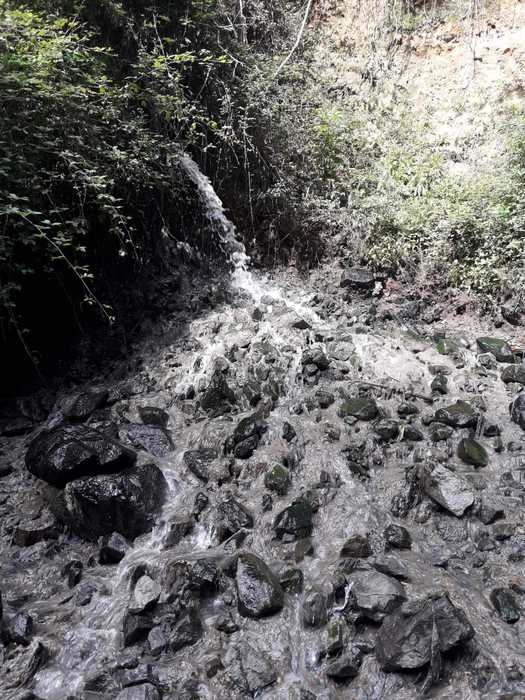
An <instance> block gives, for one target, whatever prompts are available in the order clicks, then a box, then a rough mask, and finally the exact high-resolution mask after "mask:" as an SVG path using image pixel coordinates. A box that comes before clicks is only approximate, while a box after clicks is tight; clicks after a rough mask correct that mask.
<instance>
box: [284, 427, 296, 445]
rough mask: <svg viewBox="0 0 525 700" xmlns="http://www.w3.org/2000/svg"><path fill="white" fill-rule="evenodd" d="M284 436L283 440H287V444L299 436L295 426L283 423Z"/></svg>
mask: <svg viewBox="0 0 525 700" xmlns="http://www.w3.org/2000/svg"><path fill="white" fill-rule="evenodd" d="M282 436H283V440H286V442H291V441H292V440H293V439H294V438H295V437H296V436H297V433H296V432H295V430H294V427H293V425H291V424H290V423H287V422H285V423H283V430H282Z"/></svg>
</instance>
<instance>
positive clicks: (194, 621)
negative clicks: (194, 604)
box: [168, 608, 203, 651]
mask: <svg viewBox="0 0 525 700" xmlns="http://www.w3.org/2000/svg"><path fill="white" fill-rule="evenodd" d="M202 633H203V629H202V624H201V621H200V619H199V617H198V615H197V612H196V611H195V610H194V609H192V608H191V609H189V610H186V611H185V612H184V613H183V614H182V616H181V617H180V618H179V619H178V620H177V622H176V623H175V624H174V625H173V627H172V628H171V632H170V635H169V641H168V644H169V647H170V649H171V651H178V650H179V649H182V648H183V647H187V646H192V645H193V644H196V643H197V642H198V641H199V639H200V638H201V637H202Z"/></svg>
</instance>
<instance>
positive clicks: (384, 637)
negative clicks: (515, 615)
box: [376, 594, 474, 671]
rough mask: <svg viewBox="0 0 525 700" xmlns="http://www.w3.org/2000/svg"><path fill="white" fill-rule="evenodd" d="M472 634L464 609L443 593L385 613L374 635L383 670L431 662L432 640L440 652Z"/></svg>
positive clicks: (445, 650) (418, 666) (399, 668)
mask: <svg viewBox="0 0 525 700" xmlns="http://www.w3.org/2000/svg"><path fill="white" fill-rule="evenodd" d="M473 636H474V629H473V628H472V625H471V624H470V622H469V621H468V619H467V617H466V615H465V613H464V612H463V610H461V608H458V607H456V606H454V605H453V604H452V603H451V602H450V599H449V598H448V596H447V595H445V594H443V595H441V596H440V597H438V598H437V599H427V600H425V601H423V602H422V603H421V604H420V605H417V606H414V609H412V610H406V611H404V610H403V609H400V610H397V611H395V612H394V613H392V614H391V615H388V616H387V617H386V619H385V620H384V621H383V624H382V626H381V628H380V630H379V632H378V635H377V643H376V657H377V660H378V661H379V664H380V665H381V668H382V669H383V670H385V671H405V670H406V671H409V670H412V669H417V668H421V667H422V666H426V665H427V664H428V663H430V661H431V657H432V654H433V646H434V644H436V645H437V646H438V650H439V652H441V653H443V652H447V651H449V650H450V649H452V648H454V647H456V646H458V645H460V644H462V643H464V642H466V641H468V640H469V639H472V637H473ZM434 640H435V641H434ZM436 651H437V650H436Z"/></svg>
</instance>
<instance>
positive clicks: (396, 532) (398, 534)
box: [383, 523, 412, 549]
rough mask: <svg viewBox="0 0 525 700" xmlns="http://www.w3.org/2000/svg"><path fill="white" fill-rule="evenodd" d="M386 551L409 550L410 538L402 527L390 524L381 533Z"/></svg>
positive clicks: (408, 533)
mask: <svg viewBox="0 0 525 700" xmlns="http://www.w3.org/2000/svg"><path fill="white" fill-rule="evenodd" d="M383 537H384V538H385V544H386V548H387V549H410V547H411V546H412V537H411V536H410V532H409V531H408V530H407V529H406V527H403V526H402V525H395V524H394V523H392V524H391V525H389V526H388V527H386V528H385V530H384V532H383Z"/></svg>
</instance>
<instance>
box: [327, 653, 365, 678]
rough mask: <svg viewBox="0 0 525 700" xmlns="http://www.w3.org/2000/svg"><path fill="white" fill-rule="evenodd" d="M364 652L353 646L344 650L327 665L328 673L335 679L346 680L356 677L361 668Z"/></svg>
mask: <svg viewBox="0 0 525 700" xmlns="http://www.w3.org/2000/svg"><path fill="white" fill-rule="evenodd" d="M362 660H363V654H362V652H361V651H360V650H359V649H356V648H351V649H350V650H349V651H346V652H344V653H343V654H342V655H341V656H340V657H339V658H337V659H335V661H332V662H331V663H329V664H328V666H327V667H326V675H327V676H328V677H329V678H333V679H334V680H335V681H346V680H348V679H349V678H355V676H357V674H358V673H359V669H360V668H361V662H362Z"/></svg>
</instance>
